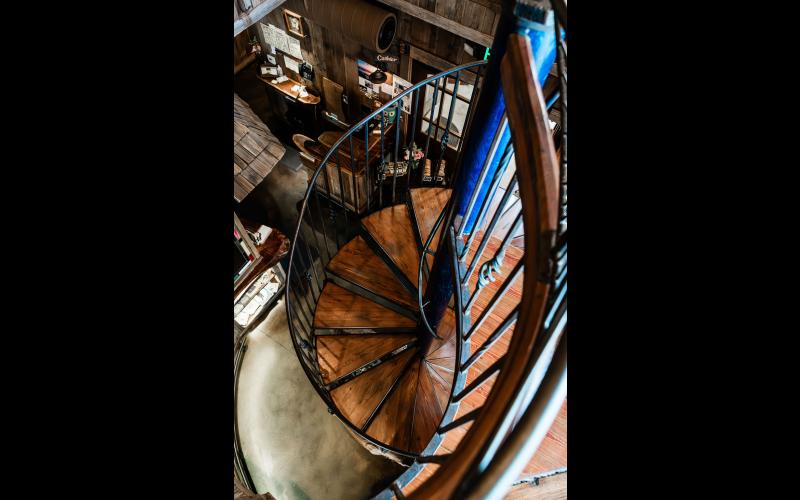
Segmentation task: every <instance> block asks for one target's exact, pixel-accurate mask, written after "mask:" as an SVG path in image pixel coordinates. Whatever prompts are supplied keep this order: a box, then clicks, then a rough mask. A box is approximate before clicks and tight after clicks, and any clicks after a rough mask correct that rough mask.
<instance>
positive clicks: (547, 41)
mask: <svg viewBox="0 0 800 500" xmlns="http://www.w3.org/2000/svg"><path fill="white" fill-rule="evenodd" d="M512 32H518V33H522V34H524V35H526V36H528V37H529V38H530V40H531V47H532V48H533V54H534V59H535V60H534V61H532V62H531V63H532V65H533V66H534V68H535V70H536V72H537V76H538V77H539V81H540V82H544V81H545V79H546V78H547V74H548V73H549V71H550V67H551V66H552V65H553V62H554V61H555V53H556V50H555V47H556V42H555V32H554V29H553V11H552V9H551V7H550V2H549V1H547V0H539V1H535V0H528V1H527V2H525V3H524V4H519V5H516V2H514V1H513V0H507V1H505V2H504V3H503V9H502V12H501V14H500V22H499V23H498V25H497V31H496V32H495V35H494V43H493V44H492V49H491V56H490V58H489V62H488V64H487V67H486V73H485V75H486V76H485V79H484V83H483V89H482V90H481V93H480V97H479V100H478V104H477V107H476V108H475V113H474V117H473V118H472V122H471V124H470V130H469V131H468V133H469V136H468V137H467V138H466V140H467V142H466V143H465V147H464V153H463V157H462V162H461V165H460V166H457V173H456V176H455V178H454V180H453V194H452V200H451V204H450V205H449V207H450V209H449V210H450V212H449V213H448V214H447V216H446V217H445V219H444V222H443V227H444V232H443V233H442V236H441V238H440V240H439V248H438V250H437V252H436V256H435V257H434V261H433V266H432V267H431V272H430V275H429V277H428V286H427V289H426V291H425V296H424V298H423V310H424V313H425V317H426V318H427V319H428V322H429V324H430V325H431V328H432V329H433V330H434V331H436V329H437V328H438V325H439V323H440V322H441V320H442V317H444V314H445V312H446V310H447V306H448V303H449V302H450V298H451V297H452V295H453V285H454V276H453V272H452V262H453V256H452V254H451V252H450V245H449V243H448V241H449V239H450V237H451V233H450V232H449V228H450V227H453V226H454V227H455V228H456V229H457V230H458V231H456V234H457V235H460V234H469V233H470V232H471V231H473V230H474V229H475V226H476V223H480V221H476V220H475V219H476V218H477V212H478V209H477V207H480V206H481V203H482V201H483V200H484V198H485V197H486V196H493V195H494V193H489V192H488V190H489V185H490V184H491V181H492V178H493V176H494V172H495V170H496V169H497V167H498V166H499V164H500V156H501V155H500V154H494V155H492V154H491V152H492V151H503V150H504V149H505V147H506V145H507V144H508V142H509V141H510V140H511V134H510V132H509V131H508V129H507V128H506V129H505V130H502V131H501V133H500V136H499V137H500V139H499V143H497V140H496V137H495V136H496V135H497V132H498V129H499V128H500V126H501V125H502V124H504V121H503V116H504V115H505V109H506V107H505V97H504V96H503V87H502V84H501V82H500V77H499V76H500V63H501V62H502V60H503V56H504V55H505V53H506V44H507V41H508V36H509V35H510V34H511V33H512ZM493 143H495V144H494V147H493ZM487 162H488V164H487ZM517 168H530V167H529V166H526V165H518V166H517ZM482 174H483V175H482ZM475 191H477V195H476V196H475V197H473V196H472V194H473V192H475ZM471 198H474V200H473V201H472V203H470V199H471ZM468 208H470V212H469V213H467V209H468ZM457 237H458V236H457ZM457 247H459V249H458V250H457V251H460V242H457ZM456 314H460V312H459V311H456ZM420 322H421V323H422V320H420ZM419 332H420V335H419V337H420V342H422V344H421V345H422V346H424V348H423V349H422V352H423V353H427V350H426V349H427V348H429V346H430V341H431V340H432V337H431V336H430V333H429V332H428V330H427V328H425V325H424V324H421V325H420V328H419ZM426 337H427V343H425V342H426Z"/></svg>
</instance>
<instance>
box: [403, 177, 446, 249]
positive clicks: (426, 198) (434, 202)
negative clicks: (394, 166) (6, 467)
mask: <svg viewBox="0 0 800 500" xmlns="http://www.w3.org/2000/svg"><path fill="white" fill-rule="evenodd" d="M452 192H453V190H452V189H446V188H418V189H412V190H411V203H412V204H413V205H414V215H415V216H416V218H417V226H418V227H419V233H420V236H421V237H422V244H423V245H424V244H425V241H426V240H427V239H428V236H430V234H431V230H433V225H434V224H435V223H436V218H437V217H439V214H440V213H441V212H442V210H443V209H444V206H445V205H446V204H447V200H449V199H450V195H451V194H452ZM441 234H442V230H441V228H440V229H439V232H438V233H437V234H436V235H435V236H434V237H433V241H431V246H430V249H431V250H433V251H434V252H435V251H436V249H437V248H438V246H439V238H440V236H441Z"/></svg>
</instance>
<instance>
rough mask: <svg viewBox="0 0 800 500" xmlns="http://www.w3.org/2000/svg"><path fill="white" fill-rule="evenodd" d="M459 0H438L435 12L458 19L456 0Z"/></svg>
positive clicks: (448, 17)
mask: <svg viewBox="0 0 800 500" xmlns="http://www.w3.org/2000/svg"><path fill="white" fill-rule="evenodd" d="M457 1H458V0H436V7H435V9H434V12H435V13H437V14H439V15H440V16H443V17H446V18H447V19H452V20H456V19H458V18H457V17H456V2H457ZM462 3H472V2H462Z"/></svg>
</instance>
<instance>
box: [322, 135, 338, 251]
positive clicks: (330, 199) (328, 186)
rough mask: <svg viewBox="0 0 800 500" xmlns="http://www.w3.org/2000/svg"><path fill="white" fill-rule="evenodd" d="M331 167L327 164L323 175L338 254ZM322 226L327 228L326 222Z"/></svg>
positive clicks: (329, 217) (329, 218) (329, 216)
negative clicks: (329, 170)
mask: <svg viewBox="0 0 800 500" xmlns="http://www.w3.org/2000/svg"><path fill="white" fill-rule="evenodd" d="M336 150H337V151H338V150H339V148H336ZM335 152H336V151H334V153H335ZM329 166H330V163H326V164H325V168H324V169H323V172H322V173H324V174H325V189H326V190H327V191H328V196H326V198H327V199H328V220H330V221H331V222H332V223H333V243H335V244H336V251H337V252H338V251H339V231H338V230H337V228H336V212H334V209H333V206H334V203H335V201H334V199H333V190H332V189H331V176H330V173H329V172H328V167H329ZM337 167H338V165H337ZM322 225H323V227H324V226H325V220H323V221H322ZM331 258H333V256H331ZM329 262H330V260H329Z"/></svg>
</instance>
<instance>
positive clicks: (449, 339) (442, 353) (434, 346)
mask: <svg viewBox="0 0 800 500" xmlns="http://www.w3.org/2000/svg"><path fill="white" fill-rule="evenodd" d="M455 333H456V313H455V311H453V310H452V309H450V308H449V307H448V308H447V310H446V311H445V313H444V316H442V320H441V321H440V322H439V326H438V327H436V334H437V335H439V336H440V337H442V340H439V339H433V341H431V347H430V349H429V351H428V355H427V356H425V358H426V359H435V358H449V357H454V356H455V355H456V351H455V345H456V344H455V340H454V338H455V337H454V335H455ZM446 346H452V349H450V348H449V347H446ZM442 347H445V350H442Z"/></svg>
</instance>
